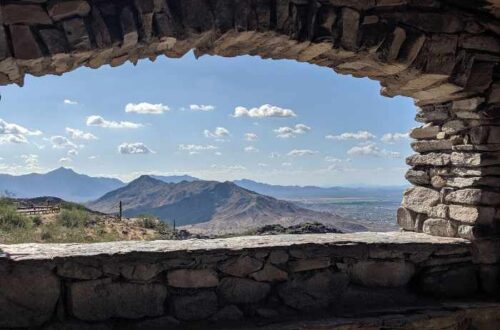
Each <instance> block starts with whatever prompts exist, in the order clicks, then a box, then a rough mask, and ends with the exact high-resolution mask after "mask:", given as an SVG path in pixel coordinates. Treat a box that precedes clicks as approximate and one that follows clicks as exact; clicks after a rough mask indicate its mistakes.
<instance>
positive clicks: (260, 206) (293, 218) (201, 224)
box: [87, 176, 354, 234]
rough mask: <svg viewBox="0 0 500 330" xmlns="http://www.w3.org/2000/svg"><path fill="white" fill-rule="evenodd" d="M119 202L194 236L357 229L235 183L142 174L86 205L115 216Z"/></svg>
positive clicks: (132, 212)
mask: <svg viewBox="0 0 500 330" xmlns="http://www.w3.org/2000/svg"><path fill="white" fill-rule="evenodd" d="M119 201H122V202H123V208H124V214H125V215H126V216H136V215H140V214H153V215H155V216H158V217H159V218H161V219H163V220H165V221H173V220H175V221H176V223H177V225H179V226H182V225H184V226H186V228H187V229H188V230H189V231H191V232H195V233H196V232H203V233H211V234H215V233H217V234H224V233H240V232H243V231H245V230H249V229H253V228H257V227H261V226H263V225H268V224H281V225H284V226H289V225H294V224H298V223H304V222H314V221H317V222H323V223H328V224H333V225H337V224H338V226H337V228H339V229H340V230H349V228H350V225H354V224H350V223H348V222H345V221H343V219H342V218H341V217H339V216H336V215H333V214H330V213H324V212H316V211H311V210H307V209H304V208H300V207H298V206H296V205H295V204H293V203H291V202H286V201H280V200H277V199H275V198H273V197H268V196H263V195H260V194H258V193H255V192H252V191H250V190H247V189H243V188H241V187H239V186H237V185H236V184H234V183H232V182H214V181H201V180H198V181H192V182H188V181H182V182H180V183H165V182H163V181H160V180H157V179H154V178H152V177H150V176H142V177H140V178H138V179H136V180H134V181H132V182H131V183H129V184H128V185H127V186H125V187H122V188H119V189H117V190H115V191H112V192H110V193H107V194H106V195H104V196H103V197H101V198H99V199H98V200H96V201H94V202H91V203H88V204H87V206H88V207H89V208H91V209H93V210H96V211H99V212H104V213H114V212H116V211H117V205H118V203H119Z"/></svg>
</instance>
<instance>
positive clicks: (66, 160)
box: [59, 157, 73, 164]
mask: <svg viewBox="0 0 500 330" xmlns="http://www.w3.org/2000/svg"><path fill="white" fill-rule="evenodd" d="M72 161H73V160H72V159H71V158H69V157H63V158H60V159H59V163H61V164H69V163H71V162H72Z"/></svg>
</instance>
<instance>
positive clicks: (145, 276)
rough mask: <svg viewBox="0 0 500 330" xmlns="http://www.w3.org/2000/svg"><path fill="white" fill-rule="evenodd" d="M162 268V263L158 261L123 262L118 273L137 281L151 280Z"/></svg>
mask: <svg viewBox="0 0 500 330" xmlns="http://www.w3.org/2000/svg"><path fill="white" fill-rule="evenodd" d="M162 270H163V267H162V265H161V264H158V263H139V264H125V265H121V266H120V273H121V274H122V276H123V277H125V278H126V279H128V280H132V281H139V282H149V281H151V280H153V279H154V278H155V277H156V276H157V275H158V274H159V273H161V271H162Z"/></svg>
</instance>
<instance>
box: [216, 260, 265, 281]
mask: <svg viewBox="0 0 500 330" xmlns="http://www.w3.org/2000/svg"><path fill="white" fill-rule="evenodd" d="M263 265H264V263H263V262H262V261H261V260H258V259H255V258H252V257H249V256H242V257H239V258H233V259H230V260H228V261H226V262H224V263H222V264H220V265H219V270H220V271H221V272H223V273H226V274H229V275H232V276H236V277H246V276H247V275H248V274H250V273H254V272H256V271H258V270H259V269H261V268H262V266H263Z"/></svg>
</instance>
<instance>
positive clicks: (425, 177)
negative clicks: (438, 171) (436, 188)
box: [405, 169, 431, 185]
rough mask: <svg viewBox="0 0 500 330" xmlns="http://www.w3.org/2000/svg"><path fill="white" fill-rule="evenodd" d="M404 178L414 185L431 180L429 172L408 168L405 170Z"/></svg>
mask: <svg viewBox="0 0 500 330" xmlns="http://www.w3.org/2000/svg"><path fill="white" fill-rule="evenodd" d="M405 178H406V180H408V181H410V182H411V183H413V184H415V185H428V184H430V182H431V178H430V177H429V173H427V172H426V171H418V170H413V169H410V170H408V171H407V172H406V174H405Z"/></svg>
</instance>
